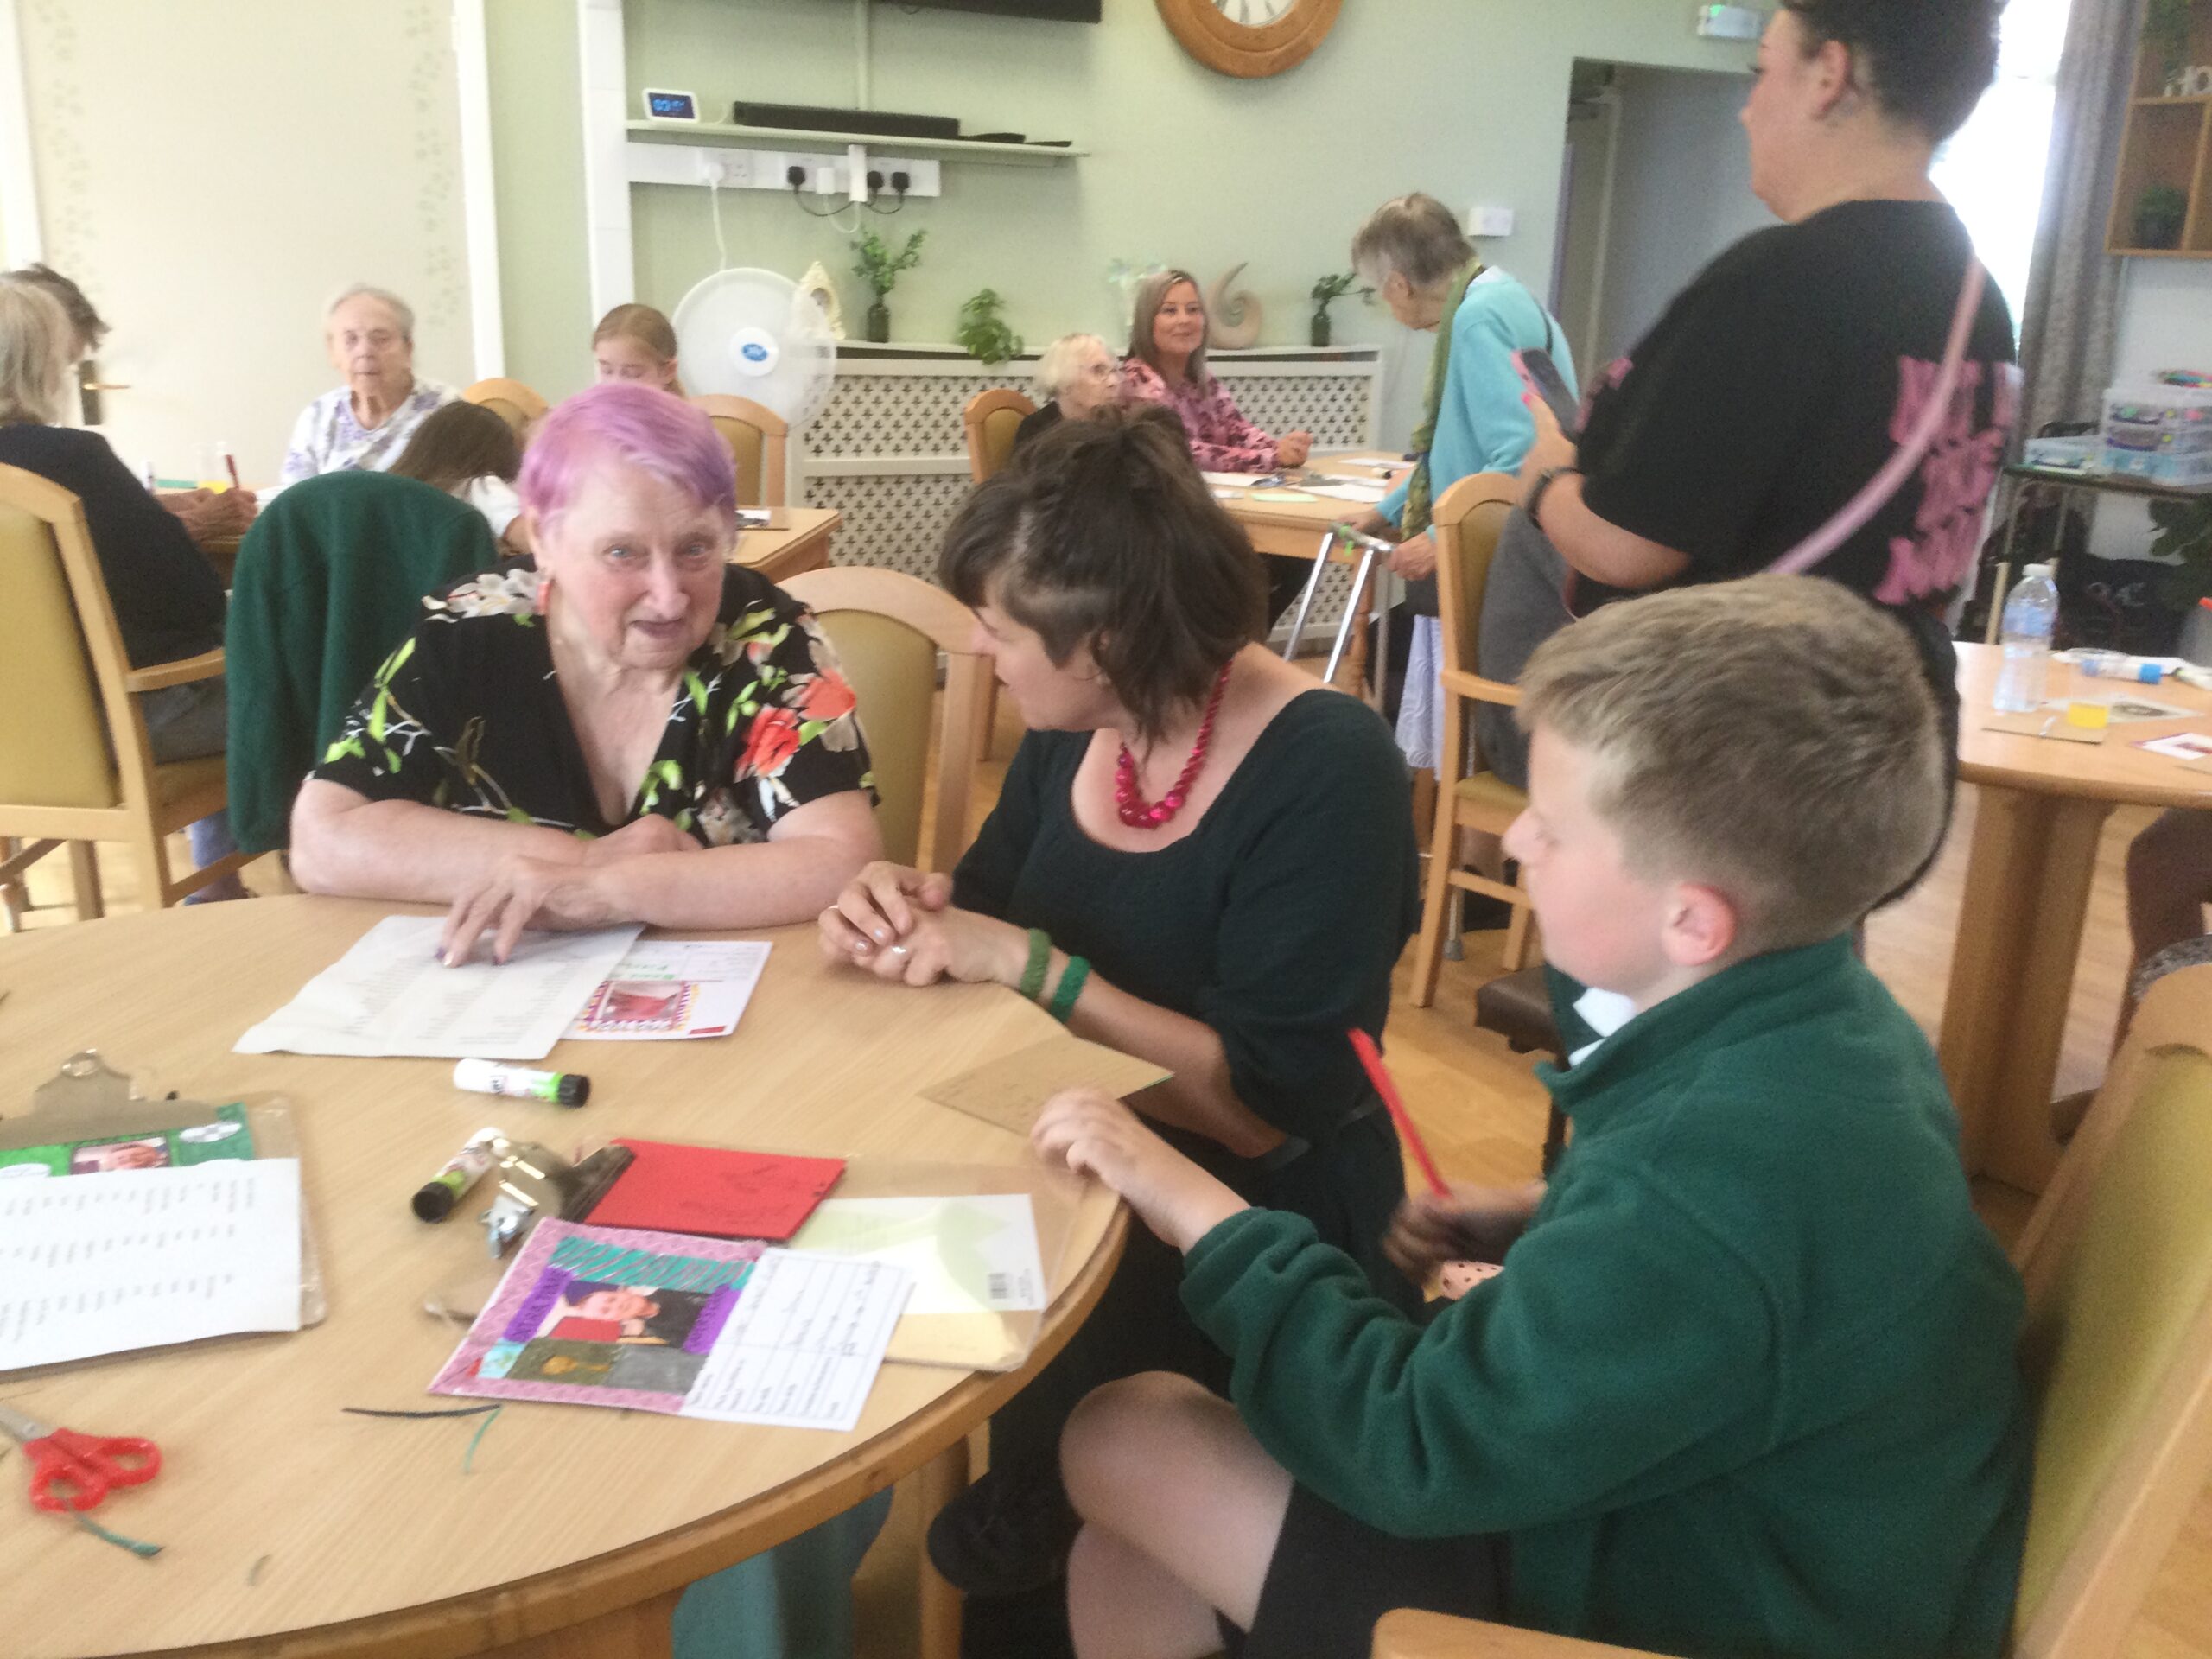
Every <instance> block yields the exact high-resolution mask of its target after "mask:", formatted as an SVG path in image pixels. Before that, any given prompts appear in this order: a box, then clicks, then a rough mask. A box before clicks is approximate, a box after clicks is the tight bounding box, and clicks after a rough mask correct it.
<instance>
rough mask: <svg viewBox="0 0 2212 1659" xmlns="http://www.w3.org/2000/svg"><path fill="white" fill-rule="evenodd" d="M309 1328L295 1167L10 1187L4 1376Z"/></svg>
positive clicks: (163, 1172)
mask: <svg viewBox="0 0 2212 1659" xmlns="http://www.w3.org/2000/svg"><path fill="white" fill-rule="evenodd" d="M299 1328H300V1166H299V1160H296V1159H293V1158H264V1159H257V1160H224V1161H219V1162H211V1163H201V1164H185V1165H181V1166H177V1167H175V1168H169V1169H118V1170H114V1171H111V1172H108V1173H103V1174H99V1175H95V1176H91V1177H88V1178H86V1179H80V1180H16V1181H3V1182H0V1371H8V1370H16V1368H18V1367H20V1366H25V1365H50V1364H54V1363H57V1362H59V1361H61V1360H68V1359H86V1358H89V1357H92V1356H93V1355H95V1354H119V1353H124V1352H127V1351H130V1350H132V1349H136V1348H155V1347H159V1346H161V1345H162V1344H165V1343H172V1342H190V1341H193V1340H194V1339H196V1338H200V1337H224V1336H232V1335H235V1334H236V1333H238V1332H242V1331H296V1330H298V1329H299Z"/></svg>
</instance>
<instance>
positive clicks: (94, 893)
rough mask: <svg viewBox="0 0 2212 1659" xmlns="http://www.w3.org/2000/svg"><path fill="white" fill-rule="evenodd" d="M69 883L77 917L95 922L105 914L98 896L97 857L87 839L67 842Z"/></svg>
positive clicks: (98, 867)
mask: <svg viewBox="0 0 2212 1659" xmlns="http://www.w3.org/2000/svg"><path fill="white" fill-rule="evenodd" d="M69 884H70V886H71V887H72V888H73V890H74V892H75V895H76V899H77V919H78V920H79V921H80V922H96V921H98V920H99V918H101V917H103V916H105V915H106V914H107V906H106V904H105V902H104V901H103V900H102V899H101V897H100V865H99V855H98V854H97V852H96V851H95V849H94V848H93V846H92V842H89V841H73V842H70V843H69Z"/></svg>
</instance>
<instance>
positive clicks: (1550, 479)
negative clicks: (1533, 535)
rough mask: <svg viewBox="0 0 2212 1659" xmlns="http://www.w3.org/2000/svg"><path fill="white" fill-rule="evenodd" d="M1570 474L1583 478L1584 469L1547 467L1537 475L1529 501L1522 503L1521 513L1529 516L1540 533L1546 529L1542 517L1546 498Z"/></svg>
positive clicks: (1531, 487)
mask: <svg viewBox="0 0 2212 1659" xmlns="http://www.w3.org/2000/svg"><path fill="white" fill-rule="evenodd" d="M1569 473H1572V474H1573V475H1574V476H1575V477H1577V478H1580V477H1581V476H1582V469H1581V468H1580V467H1545V468H1544V470H1543V471H1542V472H1541V473H1538V474H1536V481H1535V484H1533V485H1531V486H1529V499H1527V500H1526V501H1524V502H1523V503H1522V505H1521V511H1522V512H1525V513H1527V514H1528V515H1529V523H1530V524H1534V525H1535V527H1536V528H1537V530H1538V531H1541V530H1542V529H1543V527H1544V521H1543V517H1542V514H1543V511H1544V497H1545V496H1546V495H1547V494H1548V493H1550V490H1551V487H1552V486H1553V485H1554V483H1556V482H1558V481H1559V480H1560V478H1561V477H1563V476H1564V475H1566V474H1569Z"/></svg>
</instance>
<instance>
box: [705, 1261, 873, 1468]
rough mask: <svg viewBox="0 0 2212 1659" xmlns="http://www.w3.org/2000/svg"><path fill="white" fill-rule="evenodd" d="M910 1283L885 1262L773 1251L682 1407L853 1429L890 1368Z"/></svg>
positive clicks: (717, 1415)
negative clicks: (888, 1354)
mask: <svg viewBox="0 0 2212 1659" xmlns="http://www.w3.org/2000/svg"><path fill="white" fill-rule="evenodd" d="M908 1282H909V1281H908V1280H907V1278H906V1274H905V1273H903V1272H902V1271H900V1270H899V1268H894V1267H891V1266H888V1265H887V1264H886V1263H884V1262H841V1261H839V1260H837V1259H836V1257H834V1256H826V1255H802V1254H800V1253H799V1252H798V1251H796V1250H770V1251H767V1252H766V1254H764V1255H762V1256H761V1258H760V1262H758V1263H757V1264H756V1265H755V1266H754V1268H753V1277H752V1279H751V1281H749V1282H748V1283H747V1285H746V1287H745V1294H744V1295H742V1296H741V1297H740V1298H739V1299H738V1303H737V1307H736V1310H735V1311H734V1313H731V1315H730V1318H729V1323H728V1325H724V1326H723V1328H722V1333H721V1336H720V1337H718V1338H716V1339H715V1345H714V1347H713V1348H712V1349H710V1350H709V1351H708V1354H707V1363H706V1368H705V1369H704V1370H702V1371H701V1372H700V1373H699V1380H698V1381H697V1382H696V1383H693V1384H692V1387H691V1393H690V1397H689V1398H688V1399H686V1400H685V1401H684V1402H683V1415H684V1416H686V1417H708V1418H712V1419H714V1420H715V1421H717V1422H725V1423H762V1424H766V1425H768V1426H770V1427H777V1428H826V1429H829V1430H832V1431H833V1432H835V1433H849V1432H850V1431H851V1429H852V1428H853V1427H854V1426H855V1425H856V1424H857V1423H858V1422H859V1421H860V1420H861V1408H862V1407H863V1406H865V1405H867V1404H868V1390H869V1389H873V1388H874V1386H875V1376H876V1373H877V1372H878V1371H880V1370H882V1369H883V1351H884V1349H885V1348H886V1347H887V1345H888V1344H889V1343H890V1341H891V1332H892V1327H893V1326H894V1325H897V1324H898V1323H899V1309H900V1308H901V1306H903V1305H904V1304H905V1302H906V1292H907V1287H908Z"/></svg>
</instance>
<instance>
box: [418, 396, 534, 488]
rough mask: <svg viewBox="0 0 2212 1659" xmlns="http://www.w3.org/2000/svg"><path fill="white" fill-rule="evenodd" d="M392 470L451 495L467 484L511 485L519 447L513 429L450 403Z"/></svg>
mask: <svg viewBox="0 0 2212 1659" xmlns="http://www.w3.org/2000/svg"><path fill="white" fill-rule="evenodd" d="M390 470H391V471H392V472H394V473H396V474H398V475H399V476H400V477H402V478H416V479H420V480H422V481H423V483H425V484H429V485H434V486H436V487H437V488H439V489H441V490H445V491H448V492H451V491H454V490H457V489H459V488H461V486H463V485H465V484H467V482H468V481H469V480H471V479H477V478H497V479H500V480H504V481H505V482H506V483H509V484H512V483H513V482H514V481H515V474H518V473H519V472H521V471H522V446H521V445H520V444H519V443H518V442H515V434H514V429H513V428H512V427H511V426H509V425H508V424H507V423H505V421H503V420H501V419H500V418H499V416H497V415H495V414H493V412H492V411H491V410H488V409H486V408H484V407H483V406H482V405H481V404H468V403H452V404H446V405H445V406H444V407H443V408H442V409H436V410H432V411H431V412H430V414H429V417H428V418H427V419H425V420H424V421H423V424H422V425H420V426H418V427H416V429H415V435H414V436H413V437H411V438H410V439H408V440H407V447H406V448H404V449H402V450H401V451H400V452H399V459H398V460H397V461H393V462H392V463H391V468H390Z"/></svg>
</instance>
